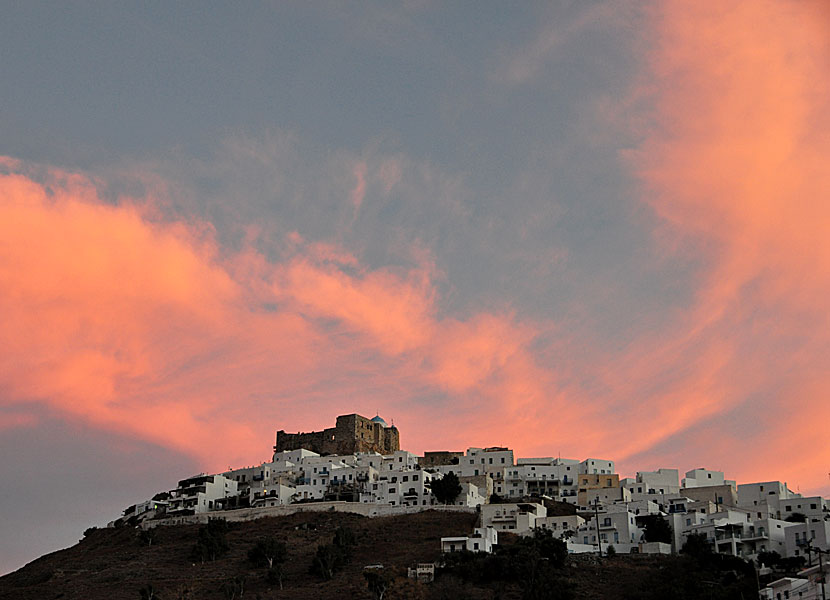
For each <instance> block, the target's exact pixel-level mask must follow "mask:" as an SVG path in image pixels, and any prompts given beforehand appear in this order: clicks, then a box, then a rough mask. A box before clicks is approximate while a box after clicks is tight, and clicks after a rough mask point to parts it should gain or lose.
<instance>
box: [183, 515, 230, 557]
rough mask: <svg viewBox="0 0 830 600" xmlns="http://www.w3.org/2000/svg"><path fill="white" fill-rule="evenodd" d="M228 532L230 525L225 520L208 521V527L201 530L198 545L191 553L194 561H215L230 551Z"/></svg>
mask: <svg viewBox="0 0 830 600" xmlns="http://www.w3.org/2000/svg"><path fill="white" fill-rule="evenodd" d="M227 531H228V524H227V522H226V521H225V519H208V522H207V525H203V526H202V527H200V528H199V534H198V538H197V539H196V545H195V546H193V551H192V553H191V555H192V558H193V560H198V561H201V562H205V561H206V560H210V561H214V560H216V559H217V558H219V557H220V556H222V555H223V554H225V553H226V552H227V551H228V549H229V546H228V541H227V539H226V537H225V534H226V533H227Z"/></svg>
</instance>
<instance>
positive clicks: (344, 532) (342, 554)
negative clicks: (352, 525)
mask: <svg viewBox="0 0 830 600" xmlns="http://www.w3.org/2000/svg"><path fill="white" fill-rule="evenodd" d="M356 543H357V542H356V539H355V534H354V531H352V530H351V529H349V528H348V527H338V528H337V530H335V532H334V539H333V540H332V543H331V544H326V545H324V546H317V553H316V554H315V555H314V558H313V559H312V561H311V572H312V573H314V574H316V575H319V576H320V577H322V578H323V579H326V580H328V579H331V578H332V577H334V573H335V571H338V570H340V569H341V568H342V567H343V565H345V564H346V563H348V562H349V560H351V557H352V546H354V545H355V544H356Z"/></svg>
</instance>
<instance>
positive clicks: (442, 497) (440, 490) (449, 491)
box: [430, 473, 461, 504]
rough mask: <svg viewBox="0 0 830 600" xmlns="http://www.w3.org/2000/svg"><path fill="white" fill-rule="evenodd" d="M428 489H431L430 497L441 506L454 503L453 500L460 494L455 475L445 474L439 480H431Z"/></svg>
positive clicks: (459, 486) (459, 485)
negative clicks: (433, 497)
mask: <svg viewBox="0 0 830 600" xmlns="http://www.w3.org/2000/svg"><path fill="white" fill-rule="evenodd" d="M430 488H431V489H432V495H433V496H435V499H436V500H438V502H440V503H441V504H450V503H452V502H455V499H456V498H458V495H459V494H460V493H461V484H460V483H459V482H458V476H457V475H456V474H455V473H447V474H446V475H444V476H443V477H442V478H441V479H433V480H432V484H431V486H430Z"/></svg>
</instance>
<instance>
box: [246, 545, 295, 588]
mask: <svg viewBox="0 0 830 600" xmlns="http://www.w3.org/2000/svg"><path fill="white" fill-rule="evenodd" d="M287 554H288V553H287V551H286V547H285V542H282V541H280V540H279V539H277V538H276V537H273V536H272V537H268V538H264V539H261V540H258V541H257V543H256V545H254V547H253V548H251V549H250V550H249V551H248V560H250V561H251V562H252V563H254V564H255V565H256V566H258V567H267V568H268V576H267V577H268V581H269V583H278V584H279V586H280V589H282V578H283V574H284V573H283V566H282V563H284V562H285V560H286V557H287Z"/></svg>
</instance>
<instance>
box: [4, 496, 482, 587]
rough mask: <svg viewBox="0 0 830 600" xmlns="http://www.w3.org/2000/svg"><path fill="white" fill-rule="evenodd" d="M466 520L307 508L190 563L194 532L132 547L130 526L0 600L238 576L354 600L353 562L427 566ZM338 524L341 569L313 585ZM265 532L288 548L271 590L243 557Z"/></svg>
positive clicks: (65, 556) (242, 527)
mask: <svg viewBox="0 0 830 600" xmlns="http://www.w3.org/2000/svg"><path fill="white" fill-rule="evenodd" d="M475 521H476V515H471V514H461V513H441V512H434V511H429V512H424V513H418V514H415V515H408V516H401V517H385V518H378V519H367V518H365V517H360V516H357V515H351V514H343V513H312V512H308V513H300V514H295V515H291V516H288V517H272V518H263V519H258V520H256V521H248V522H245V523H233V524H231V525H230V529H229V531H228V533H227V540H228V544H229V547H230V550H229V551H228V553H227V554H226V555H225V556H223V557H221V558H219V559H218V560H216V561H215V562H206V563H204V564H201V563H195V564H194V562H193V561H192V560H191V549H192V547H193V545H194V543H195V541H196V538H197V534H198V529H199V528H198V526H195V525H188V526H180V527H160V528H158V530H157V531H158V533H157V540H156V541H155V542H154V543H153V544H152V545H151V546H146V545H142V544H141V543H140V542H139V541H138V539H137V531H136V530H134V529H130V528H119V529H99V530H95V531H92V532H91V533H90V535H88V536H87V537H86V538H85V539H83V540H81V542H79V543H78V544H77V545H75V546H73V547H71V548H68V549H66V550H61V551H59V552H54V553H52V554H48V555H45V556H43V557H41V558H39V559H37V560H35V561H33V562H31V563H29V564H28V565H26V566H25V567H23V568H21V569H19V570H18V571H15V572H14V573H11V574H9V575H6V576H5V577H2V578H0V599H3V600H6V599H8V600H26V599H29V598H31V599H33V600H34V599H37V600H46V599H52V598H55V599H57V598H62V599H67V600H72V599H76V598H77V599H84V600H96V599H99V598H100V599H101V600H104V599H106V600H119V599H122V598H123V599H125V600H137V599H138V598H139V590H140V588H142V587H143V586H145V585H147V584H151V585H152V586H153V587H154V588H155V589H156V590H159V592H160V596H161V599H162V600H170V599H173V600H175V599H176V598H178V597H180V596H182V595H183V593H182V592H184V591H185V590H186V589H188V590H190V595H186V594H184V597H186V598H188V599H192V600H201V599H203V598H204V599H207V600H210V599H212V598H216V599H222V598H225V597H226V596H225V594H224V593H223V591H222V590H221V586H222V584H223V583H225V582H226V581H228V580H229V579H231V578H233V577H237V576H240V575H244V576H245V578H246V584H245V594H244V596H243V598H252V599H253V598H256V596H257V594H258V593H259V594H260V595H262V597H263V598H271V597H283V598H297V599H303V598H309V599H312V598H313V599H319V598H343V597H350V596H351V597H355V598H364V597H367V596H368V592H367V589H366V583H365V581H364V579H363V577H362V574H361V571H362V568H363V566H365V565H370V564H377V563H383V564H384V565H386V566H394V567H398V568H399V569H405V567H406V566H408V565H409V564H410V563H413V562H416V561H419V560H423V561H431V560H435V559H437V558H438V556H439V555H440V538H441V536H448V535H464V534H466V533H468V532H470V531H472V529H473V527H474V526H475ZM338 526H344V527H348V528H350V529H352V530H353V531H354V532H355V534H356V538H357V544H356V545H355V547H354V550H353V554H352V560H351V562H350V563H349V564H348V565H347V566H346V567H345V568H344V569H343V571H342V572H340V573H337V574H336V575H335V577H334V579H333V580H332V581H321V580H320V579H319V578H317V577H315V576H313V575H310V574H309V573H308V570H309V565H310V564H311V562H312V559H313V557H314V553H315V552H316V550H317V546H318V545H321V544H328V543H331V541H332V538H333V536H334V532H335V530H336V528H337V527H338ZM271 535H275V536H277V537H279V538H281V539H283V540H284V541H285V542H286V544H287V546H288V561H287V562H286V565H285V571H286V574H285V581H284V586H285V589H284V590H283V591H282V592H281V593H280V591H279V589H278V587H277V586H273V585H269V584H267V582H266V581H265V571H264V570H263V569H258V568H255V567H254V566H253V565H252V564H251V563H250V562H249V561H248V560H247V554H248V550H249V549H250V548H251V547H252V546H253V545H254V543H255V542H256V540H257V539H258V538H262V537H266V536H271ZM403 573H404V575H405V571H403Z"/></svg>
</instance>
